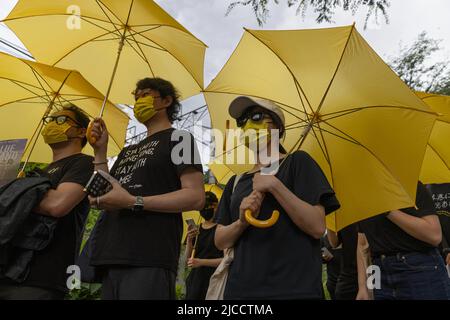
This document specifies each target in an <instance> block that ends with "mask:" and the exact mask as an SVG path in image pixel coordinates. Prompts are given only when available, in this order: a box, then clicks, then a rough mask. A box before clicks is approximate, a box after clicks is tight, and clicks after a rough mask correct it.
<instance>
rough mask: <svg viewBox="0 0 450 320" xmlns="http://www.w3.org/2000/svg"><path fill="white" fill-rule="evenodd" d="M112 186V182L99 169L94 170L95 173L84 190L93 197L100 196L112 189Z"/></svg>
mask: <svg viewBox="0 0 450 320" xmlns="http://www.w3.org/2000/svg"><path fill="white" fill-rule="evenodd" d="M112 188H113V186H112V184H111V183H110V182H109V181H108V180H107V179H106V178H105V177H103V176H102V175H101V174H100V173H99V172H98V171H94V174H93V175H92V176H91V178H90V179H89V181H88V183H87V184H86V186H85V187H84V192H87V193H88V194H89V195H90V196H93V197H100V196H102V195H104V194H106V193H108V192H109V191H111V189H112Z"/></svg>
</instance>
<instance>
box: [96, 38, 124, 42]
mask: <svg viewBox="0 0 450 320" xmlns="http://www.w3.org/2000/svg"><path fill="white" fill-rule="evenodd" d="M115 40H120V38H106V39H96V40H92V41H91V42H102V41H115Z"/></svg>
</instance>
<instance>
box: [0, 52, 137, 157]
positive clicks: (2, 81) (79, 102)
mask: <svg viewBox="0 0 450 320" xmlns="http://www.w3.org/2000/svg"><path fill="white" fill-rule="evenodd" d="M103 99H104V97H103V95H102V94H101V93H100V92H98V90H97V89H95V88H94V87H93V86H92V85H91V84H89V82H87V81H86V80H85V79H84V78H83V77H82V76H81V74H80V73H79V72H77V71H71V70H65V69H60V68H56V67H51V66H48V65H45V64H41V63H37V62H33V61H28V60H23V59H19V58H16V57H12V56H9V55H7V54H4V53H0V119H1V120H0V123H1V125H0V140H8V139H19V138H20V139H22V138H26V139H28V143H27V146H26V150H25V152H24V155H23V159H24V160H26V162H28V161H32V162H41V163H49V162H51V160H52V153H51V150H50V148H49V147H48V146H47V145H45V143H44V140H43V139H42V137H41V135H40V131H41V129H42V126H43V121H42V118H43V117H45V116H46V115H48V114H49V113H51V112H52V111H55V110H58V109H59V108H61V106H63V105H64V104H67V103H73V104H75V105H76V106H78V107H79V108H81V109H82V110H83V111H85V112H86V113H87V114H88V115H89V116H90V117H95V116H96V115H97V114H98V112H99V111H100V108H101V106H102V102H103ZM106 108H107V111H108V112H107V114H106V115H105V121H106V123H109V124H111V125H110V126H109V135H110V139H109V146H108V155H109V156H114V155H117V154H118V153H119V152H120V150H121V149H122V148H123V145H124V142H125V135H126V129H127V126H128V120H129V119H128V116H127V115H126V114H125V113H124V112H122V111H121V110H120V109H118V108H117V107H116V106H114V105H113V104H112V103H110V102H108V103H107V105H106ZM112 124H114V125H112ZM33 149H34V150H33ZM85 152H86V153H88V154H93V150H92V148H91V147H90V146H87V147H86V150H85Z"/></svg>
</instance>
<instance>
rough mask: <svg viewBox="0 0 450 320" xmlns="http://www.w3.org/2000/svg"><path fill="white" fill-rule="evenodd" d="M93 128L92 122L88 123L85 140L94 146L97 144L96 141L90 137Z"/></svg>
mask: <svg viewBox="0 0 450 320" xmlns="http://www.w3.org/2000/svg"><path fill="white" fill-rule="evenodd" d="M93 126H94V121H91V122H89V125H88V127H87V129H86V138H87V139H88V141H89V143H90V144H94V143H96V142H97V139H96V138H95V137H93V136H91V134H92V127H93Z"/></svg>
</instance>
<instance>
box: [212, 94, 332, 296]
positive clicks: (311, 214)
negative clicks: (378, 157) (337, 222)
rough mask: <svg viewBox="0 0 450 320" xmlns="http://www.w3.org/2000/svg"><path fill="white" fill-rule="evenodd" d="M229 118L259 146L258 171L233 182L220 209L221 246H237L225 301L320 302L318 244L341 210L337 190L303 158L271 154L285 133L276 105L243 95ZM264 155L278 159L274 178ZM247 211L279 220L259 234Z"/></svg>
mask: <svg viewBox="0 0 450 320" xmlns="http://www.w3.org/2000/svg"><path fill="white" fill-rule="evenodd" d="M229 113H230V115H231V116H232V117H233V118H235V119H236V121H237V125H238V127H240V128H241V129H243V131H244V133H246V132H247V131H249V130H254V131H256V136H257V138H256V139H257V140H258V142H261V143H259V146H258V147H257V148H254V146H252V143H251V137H249V138H250V139H248V140H249V141H248V142H249V143H248V146H249V147H250V148H252V151H253V153H254V154H255V159H256V160H257V161H256V165H255V166H254V168H253V169H252V170H251V171H249V172H247V173H246V174H244V175H242V176H240V177H236V176H234V177H233V178H231V179H230V181H229V182H228V184H227V185H226V187H225V190H224V193H223V195H222V198H221V201H220V204H219V208H218V211H217V219H216V220H217V222H218V224H219V225H218V226H217V230H216V236H215V242H216V246H217V247H218V248H219V249H226V248H232V247H234V261H233V263H232V264H231V266H230V271H229V274H228V279H227V283H226V288H225V293H224V298H225V299H321V298H323V293H322V258H321V250H320V249H321V248H320V238H321V237H322V236H323V234H324V233H325V215H326V214H328V213H330V212H333V211H334V210H336V209H338V208H339V202H338V200H337V199H336V197H335V195H334V191H333V189H332V188H331V187H330V185H329V183H328V181H327V179H326V177H325V175H324V174H323V172H322V170H321V169H320V167H319V166H318V165H317V163H316V162H315V161H314V160H313V159H312V158H311V156H309V155H308V154H307V153H306V152H304V151H296V152H294V153H292V154H290V155H288V154H287V153H286V152H285V150H284V148H283V147H282V146H281V145H279V144H276V150H273V149H272V150H271V144H272V140H273V139H275V135H276V133H277V131H278V130H279V133H280V136H283V134H284V131H285V127H284V114H283V112H282V111H281V109H280V108H279V107H278V106H277V105H276V104H275V103H273V102H271V101H268V100H259V99H251V98H248V97H238V98H236V99H235V100H233V102H232V103H231V105H230V107H229ZM268 130H269V131H270V132H271V133H270V134H268V135H264V133H263V132H264V131H266V132H267V131H268ZM246 142H247V141H246ZM246 144H247V143H246ZM278 149H279V150H278ZM278 151H279V152H278ZM264 154H266V155H267V156H268V158H269V159H270V167H272V164H273V163H274V162H277V161H281V164H280V165H279V168H278V170H277V172H276V173H275V174H274V173H272V174H261V172H263V171H264V170H265V165H267V163H264V162H266V161H263V160H262V159H263V155H264ZM267 162H269V161H267ZM236 179H238V180H236ZM236 182H237V183H236ZM234 185H235V187H234ZM233 189H234V191H233ZM247 209H251V211H252V214H253V215H254V216H257V215H259V216H260V217H261V218H263V219H266V218H267V217H265V216H266V215H267V214H269V215H270V214H271V213H272V211H273V210H278V211H279V212H280V216H279V220H278V222H276V223H275V224H274V225H272V226H271V227H269V228H266V229H259V228H255V227H254V226H252V225H249V223H248V222H247V220H248V218H247V217H246V215H245V212H246V210H247Z"/></svg>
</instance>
